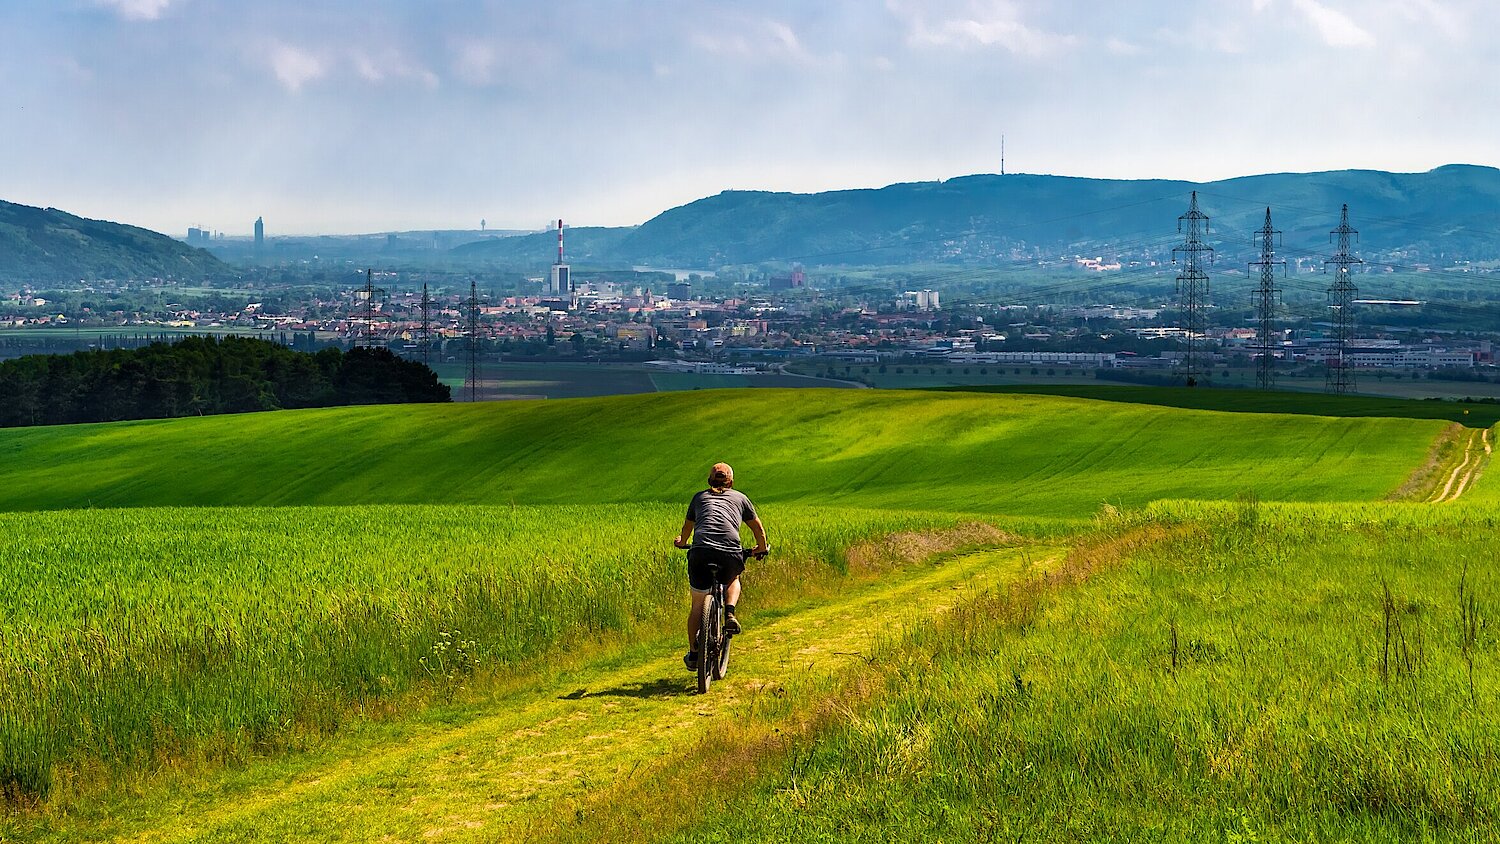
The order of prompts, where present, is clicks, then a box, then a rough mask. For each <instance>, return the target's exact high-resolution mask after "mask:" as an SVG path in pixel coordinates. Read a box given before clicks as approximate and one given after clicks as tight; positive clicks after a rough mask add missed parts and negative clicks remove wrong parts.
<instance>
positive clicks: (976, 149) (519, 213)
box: [0, 0, 1500, 236]
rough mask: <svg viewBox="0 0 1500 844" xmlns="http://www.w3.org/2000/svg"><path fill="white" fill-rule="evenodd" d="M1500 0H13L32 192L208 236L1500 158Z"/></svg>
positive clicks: (8, 127) (73, 207)
mask: <svg viewBox="0 0 1500 844" xmlns="http://www.w3.org/2000/svg"><path fill="white" fill-rule="evenodd" d="M1497 32H1500V3H1497V2H1495V0H1194V2H1187V0H1181V2H1179V0H1133V1H1132V0H1109V1H1106V0H1098V1H1097V2H1089V1H1087V0H886V1H885V2H882V0H795V2H793V1H792V0H760V2H714V0H631V2H626V0H595V2H578V1H577V0H555V1H554V2H546V3H542V2H502V1H501V0H495V1H494V2H483V0H425V2H418V0H331V1H330V2H322V1H321V0H233V2H231V1H230V0H0V198H3V199H8V200H11V201H15V202H24V203H28V204H34V205H51V206H55V207H59V208H63V209H66V210H69V211H73V212H75V213H79V214H83V215H86V216H95V217H104V218H109V219H115V220H120V221H124V222H130V223H134V224H137V225H144V226H148V227H151V228H155V229H158V230H161V231H165V232H168V233H170V234H174V235H178V236H181V235H182V233H183V231H184V230H185V229H186V227H187V226H189V225H194V224H199V223H201V224H203V225H206V226H209V227H212V228H214V229H221V230H224V231H227V232H229V233H231V234H241V233H248V232H249V231H250V227H251V223H252V221H253V220H254V219H255V217H256V216H257V215H261V214H263V215H265V218H266V223H267V229H268V231H269V232H270V233H271V234H281V233H310V232H353V231H376V230H385V229H393V228H475V227H477V226H478V223H479V220H480V218H485V219H487V220H488V221H489V225H490V226H491V227H492V228H501V227H515V228H539V227H541V226H542V225H543V222H544V221H545V220H546V219H548V218H556V217H558V216H561V217H564V218H567V220H568V222H569V224H570V225H571V224H575V223H576V224H579V225H589V224H595V225H615V224H630V223H638V222H642V221H644V220H646V219H648V218H649V217H651V216H653V215H654V214H656V213H657V212H659V211H661V210H663V209H666V208H669V207H671V206H673V205H678V204H681V203H683V202H687V201H691V200H693V199H696V198H699V197H702V196H705V195H710V194H714V193H717V192H719V191H720V190H724V189H727V188H756V189H771V190H795V191H813V190H822V189H828V188H839V187H869V186H880V185H884V184H889V183H891V182H898V181H915V180H926V179H939V178H947V177H950V176H956V175H964V174H969V173H976V172H996V171H997V170H998V169H999V165H1000V136H1001V134H1002V133H1003V134H1004V135H1005V136H1006V151H1007V155H1006V168H1007V170H1010V171H1023V172H1029V173H1057V174H1065V175H1080V176H1109V177H1121V178H1142V177H1172V178H1186V179H1215V178H1222V177H1228V176H1237V175H1248V174H1252V173H1263V172H1273V171H1288V170H1296V171H1302V170H1323V169H1337V168H1344V167H1369V168H1379V169H1388V170H1406V171H1419V170H1427V169H1430V168H1432V167H1434V166H1437V165H1440V164H1446V163H1454V162H1462V163H1473V164H1500V38H1497Z"/></svg>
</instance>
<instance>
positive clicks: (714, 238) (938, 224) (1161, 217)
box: [462, 165, 1500, 267]
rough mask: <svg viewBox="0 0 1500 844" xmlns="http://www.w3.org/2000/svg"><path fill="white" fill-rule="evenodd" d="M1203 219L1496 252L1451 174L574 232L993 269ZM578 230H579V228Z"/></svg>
mask: <svg viewBox="0 0 1500 844" xmlns="http://www.w3.org/2000/svg"><path fill="white" fill-rule="evenodd" d="M1192 190H1198V191H1199V192H1200V196H1199V198H1200V200H1201V202H1202V204H1203V208H1204V211H1205V212H1206V213H1208V214H1209V215H1210V216H1211V217H1212V218H1213V226H1212V234H1211V236H1210V237H1211V240H1213V241H1214V242H1218V241H1220V240H1225V239H1226V238H1227V240H1225V246H1226V248H1228V247H1234V248H1243V247H1247V246H1248V244H1249V232H1251V231H1253V230H1254V229H1256V228H1257V227H1258V226H1259V225H1260V222H1261V220H1260V215H1262V214H1264V213H1265V208H1266V206H1268V205H1270V206H1272V207H1273V209H1274V210H1275V212H1276V221H1277V225H1278V228H1281V229H1283V230H1284V231H1285V237H1286V243H1287V244H1288V245H1297V244H1301V245H1305V246H1306V247H1307V248H1319V247H1321V246H1322V245H1323V244H1325V243H1326V242H1327V234H1328V231H1329V229H1331V228H1333V226H1334V225H1335V224H1336V223H1337V222H1338V219H1337V218H1338V212H1339V206H1340V205H1341V204H1343V203H1348V204H1349V206H1350V208H1351V210H1352V212H1353V214H1354V220H1355V224H1356V227H1357V228H1359V229H1360V232H1361V249H1363V250H1366V251H1367V252H1368V251H1381V250H1390V249H1402V250H1407V251H1408V252H1409V253H1410V254H1411V255H1421V256H1436V255H1438V254H1442V255H1445V256H1447V258H1449V259H1451V258H1453V257H1455V256H1458V257H1463V258H1469V259H1474V260H1479V259H1490V258H1494V257H1497V256H1500V245H1497V243H1496V240H1495V238H1494V237H1493V235H1492V232H1494V231H1500V169H1496V168H1493V167H1476V166H1469V165H1449V166H1446V167H1439V168H1437V169H1435V170H1432V171H1429V172H1426V173H1387V172H1382V171H1376V170H1339V171H1333V172H1325V173H1273V174H1266V175H1258V176H1247V177H1243V178H1236V179H1226V180H1224V181H1219V182H1205V183H1196V182H1185V181H1173V180H1161V179H1143V180H1122V179H1086V178H1074V177H1068V176H1050V175H1025V174H1018V175H1009V176H995V175H974V176H963V177H959V178H955V179H949V180H947V181H944V182H912V183H906V184H895V185H889V186H887V187H883V188H878V189H869V190H841V191H827V192H824V193H813V194H794V193H771V192H766V191H725V192H723V193H720V194H718V195H716V196H711V197H706V198H704V199H700V200H697V201H696V202H691V203H688V204H687V205H683V206H680V207H677V208H673V209H670V210H668V211H665V212H663V213H661V214H659V215H657V216H656V217H654V218H652V219H651V220H648V221H647V222H645V223H643V224H642V225H640V226H637V227H635V228H633V229H592V230H587V234H586V235H583V236H582V238H581V239H580V242H579V248H581V249H583V250H584V252H583V253H580V254H585V255H586V256H587V257H588V258H590V259H592V260H597V261H614V262H619V263H637V264H652V265H656V266H685V267H718V266H721V265H723V264H734V263H752V262H759V261H791V260H800V261H804V262H806V263H808V264H809V265H838V264H864V265H872V264H906V263H914V262H929V261H952V260H955V259H957V260H966V261H993V260H994V259H995V258H996V257H997V256H1002V255H1007V254H1008V253H1009V250H1010V249H1011V248H1012V247H1017V246H1023V247H1037V246H1039V247H1044V248H1064V247H1079V248H1084V247H1086V246H1087V245H1089V244H1096V245H1097V244H1125V243H1131V242H1138V241H1141V239H1142V238H1148V239H1149V238H1160V239H1161V242H1162V243H1167V242H1169V241H1170V240H1171V237H1172V235H1173V233H1174V224H1175V221H1176V217H1177V215H1178V214H1180V213H1182V212H1183V211H1184V210H1186V207H1187V198H1188V193H1189V191H1192ZM580 231H581V232H582V231H583V230H580ZM554 245H555V240H554V239H552V237H551V236H550V235H545V234H543V235H532V236H528V237H520V238H505V239H503V240H495V241H493V242H487V243H475V244H469V245H467V246H464V247H462V250H463V254H465V255H468V256H471V257H480V256H487V257H492V258H494V259H496V260H507V261H517V262H521V263H527V264H535V265H541V264H544V263H547V262H550V261H551V260H552V257H551V256H552V254H553V253H552V251H551V250H552V248H553V247H554Z"/></svg>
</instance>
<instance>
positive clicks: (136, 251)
mask: <svg viewBox="0 0 1500 844" xmlns="http://www.w3.org/2000/svg"><path fill="white" fill-rule="evenodd" d="M228 271H229V268H228V267H226V266H225V265H224V264H223V263H221V262H220V261H219V259H218V258H215V257H214V256H212V255H210V254H208V253H207V252H205V251H204V250H202V249H195V248H193V247H191V246H187V245H186V244H183V243H179V242H178V241H176V240H173V239H172V238H170V237H167V236H166V235H163V234H158V233H156V232H153V231H149V230H147V229H142V228H137V227H135V226H127V225H122V224H120V223H111V222H108V221H105V220H89V219H86V218H83V217H76V216H74V215H72V214H69V213H67V212H65V211H59V210H57V209H56V208H34V207H32V206H29V205H17V204H15V203H11V202H0V278H7V279H15V280H18V281H77V280H79V279H140V278H177V279H197V278H203V277H205V276H213V275H218V274H220V273H225V272H228Z"/></svg>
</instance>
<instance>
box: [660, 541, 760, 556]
mask: <svg viewBox="0 0 1500 844" xmlns="http://www.w3.org/2000/svg"><path fill="white" fill-rule="evenodd" d="M672 545H673V546H674V547H676V548H678V549H679V550H682V551H687V550H691V549H692V547H693V546H692V545H691V544H686V545H684V544H680V543H678V542H676V541H675V540H674V541H673V542H672ZM770 553H771V546H769V545H767V546H766V550H764V551H762V552H760V553H759V554H757V553H755V549H754V548H741V549H740V555H741V556H743V557H744V558H745V559H746V560H748V559H750V558H751V557H754V558H755V559H757V560H764V559H765V558H766V557H767V556H768V555H769V554H770Z"/></svg>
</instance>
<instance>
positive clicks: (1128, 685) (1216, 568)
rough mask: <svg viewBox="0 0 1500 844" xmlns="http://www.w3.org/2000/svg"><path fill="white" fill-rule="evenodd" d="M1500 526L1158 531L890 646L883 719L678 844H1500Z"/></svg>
mask: <svg viewBox="0 0 1500 844" xmlns="http://www.w3.org/2000/svg"><path fill="white" fill-rule="evenodd" d="M1497 528H1500V512H1497V511H1496V510H1495V509H1494V508H1492V507H1466V506H1461V505H1457V506H1451V507H1423V506H1414V505H1340V506H1318V505H1313V506H1309V505H1287V506H1266V505H1253V504H1240V505H1204V504H1196V503H1168V504H1163V505H1159V506H1154V507H1151V508H1147V509H1146V510H1145V511H1144V512H1142V513H1138V514H1136V515H1134V516H1132V517H1129V518H1125V519H1121V520H1119V521H1118V522H1117V523H1114V524H1111V525H1108V526H1106V528H1105V530H1104V532H1103V534H1102V536H1100V537H1096V538H1095V539H1094V540H1093V541H1092V542H1091V543H1090V544H1089V545H1086V546H1083V547H1081V548H1080V549H1078V550H1076V551H1075V552H1074V554H1073V556H1072V557H1071V558H1070V560H1069V561H1067V562H1066V563H1064V564H1062V565H1057V566H1049V567H1036V568H1034V569H1033V570H1032V571H1031V572H1030V575H1029V577H1028V578H1022V579H1020V580H1018V581H1016V583H1015V584H1014V585H1013V586H1012V587H1011V588H1010V589H1008V590H1001V591H997V592H994V593H990V594H989V595H986V596H983V597H981V598H979V599H977V600H976V601H975V602H974V603H973V605H972V606H971V607H970V608H969V610H968V611H967V612H966V613H962V614H959V615H958V616H956V617H953V618H950V619H948V621H947V623H946V624H944V625H942V626H939V627H936V628H929V629H926V630H923V631H920V632H919V633H917V634H915V635H913V636H912V637H909V638H908V639H907V640H906V641H905V642H903V643H901V645H900V646H897V647H892V648H889V649H888V650H887V651H886V652H885V653H884V654H883V655H882V657H881V658H880V659H878V660H876V663H875V667H874V668H873V669H872V670H871V671H870V672H869V673H870V674H871V675H872V676H874V677H875V678H876V682H879V683H881V684H883V686H884V687H885V688H886V693H885V696H884V697H883V699H882V701H881V702H880V703H879V704H878V705H876V706H874V707H872V708H869V709H868V710H866V711H861V712H859V713H858V714H857V715H855V716H852V717H850V718H849V719H847V720H845V721H843V722H842V723H840V724H839V725H838V726H836V727H834V728H832V729H830V730H826V731H824V732H823V733H821V734H819V735H818V737H817V740H816V741H815V742H808V743H806V744H805V745H803V746H800V747H798V748H795V749H793V750H791V751H790V752H788V753H787V754H786V755H785V757H784V759H783V760H782V761H781V762H780V763H779V764H777V765H776V766H775V767H774V768H773V769H772V770H770V771H768V772H766V773H764V774H762V775H761V776H760V778H759V779H758V781H757V782H756V783H755V784H754V785H753V786H752V787H750V788H749V789H748V791H747V793H745V794H744V795H742V796H738V797H736V798H735V799H733V800H732V801H727V802H723V803H720V804H719V805H718V807H716V808H715V809H712V810H710V813H709V815H708V816H707V817H706V818H700V819H697V820H696V821H686V822H684V824H683V825H684V826H685V829H682V830H681V831H679V832H677V833H676V834H675V835H672V836H669V837H668V838H667V840H672V841H683V842H687V841H722V842H730V841H735V842H738V841H767V842H769V841H812V840H841V841H890V840H944V841H950V840H951V841H1015V840H1024V841H1042V842H1051V841H1058V842H1063V841H1151V842H1179V841H1180V842H1197V841H1233V842H1247V841H1320V842H1326V841H1371V842H1373V841H1455V842H1460V841H1461V842H1470V841H1473V842H1477V841H1486V840H1493V836H1494V834H1495V829H1496V825H1497V824H1500V765H1497V763H1500V719H1497V718H1496V717H1495V712H1496V707H1497V706H1500V675H1497V670H1500V649H1497V644H1500V639H1497V635H1496V631H1495V629H1494V626H1493V624H1494V620H1495V618H1496V613H1497V612H1500V577H1497V575H1496V573H1495V572H1494V570H1493V568H1492V566H1490V565H1489V563H1490V561H1492V560H1494V559H1495V558H1496V556H1497V555H1500V533H1497ZM1143 532H1149V533H1150V534H1151V535H1152V536H1153V537H1154V539H1153V541H1149V542H1142V541H1140V540H1141V539H1142V538H1143ZM1132 539H1134V540H1135V542H1134V544H1132ZM1090 575H1091V576H1090Z"/></svg>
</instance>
